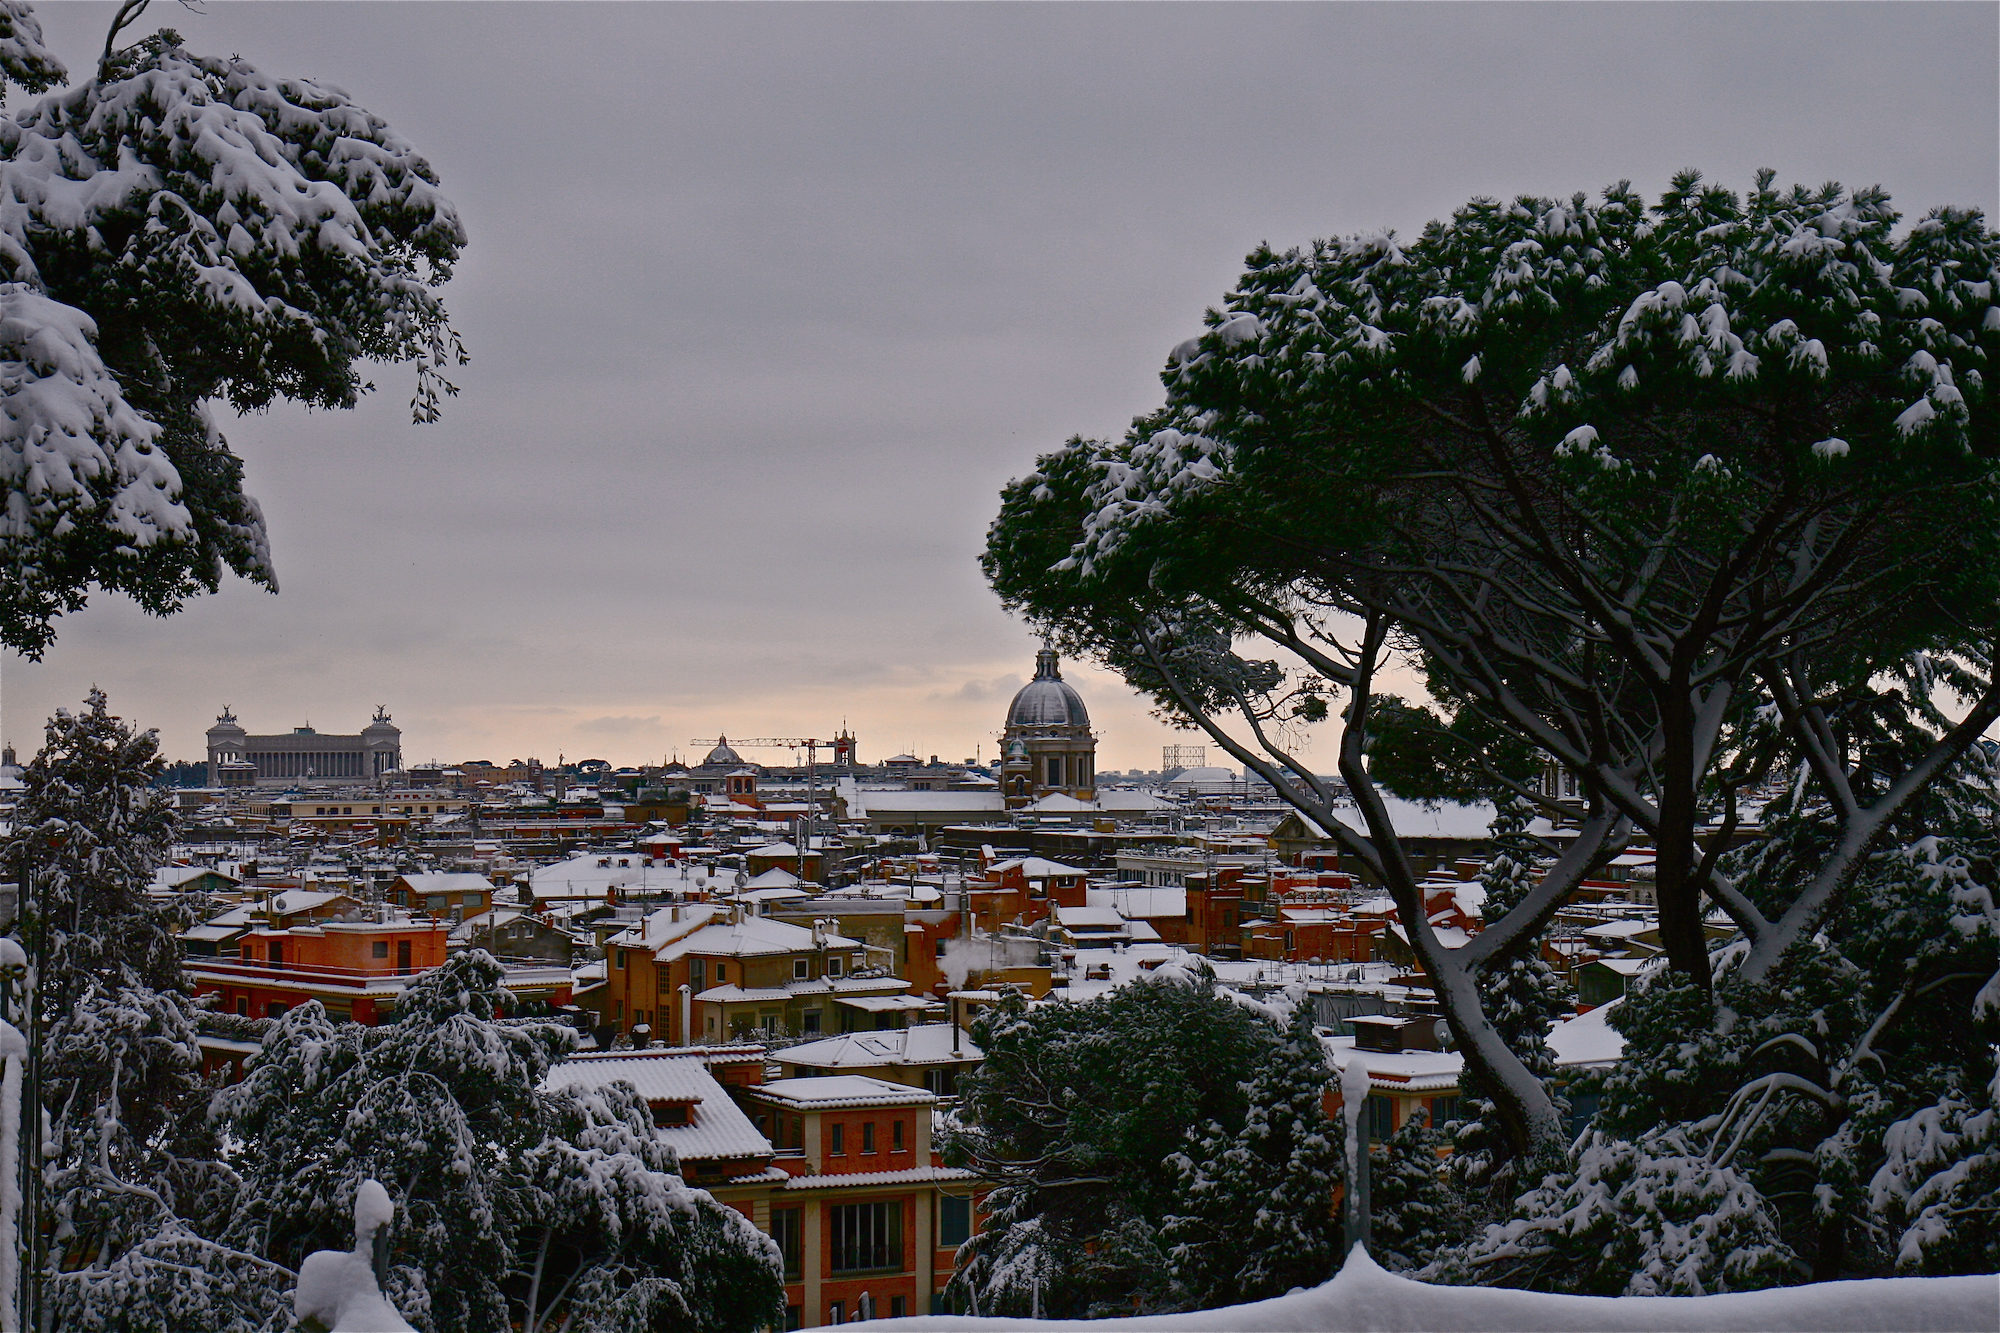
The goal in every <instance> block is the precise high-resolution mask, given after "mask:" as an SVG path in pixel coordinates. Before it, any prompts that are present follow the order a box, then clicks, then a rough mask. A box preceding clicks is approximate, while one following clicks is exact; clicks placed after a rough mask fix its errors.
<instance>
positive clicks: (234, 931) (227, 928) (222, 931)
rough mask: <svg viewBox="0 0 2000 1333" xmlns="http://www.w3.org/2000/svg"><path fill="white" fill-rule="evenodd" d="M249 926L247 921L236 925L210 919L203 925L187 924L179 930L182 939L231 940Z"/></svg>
mask: <svg viewBox="0 0 2000 1333" xmlns="http://www.w3.org/2000/svg"><path fill="white" fill-rule="evenodd" d="M249 928H250V923H249V922H247V921H246V922H241V923H239V924H237V925H218V924H216V922H214V921H211V922H209V923H208V924H207V925H203V926H189V927H188V928H187V929H186V930H184V931H182V932H181V938H182V939H184V940H215V941H218V942H219V941H222V940H233V939H235V938H236V937H237V936H238V935H241V934H242V933H243V932H244V931H246V930H248V929H249Z"/></svg>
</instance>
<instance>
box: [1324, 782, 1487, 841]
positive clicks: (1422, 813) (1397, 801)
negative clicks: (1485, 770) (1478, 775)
mask: <svg viewBox="0 0 2000 1333" xmlns="http://www.w3.org/2000/svg"><path fill="white" fill-rule="evenodd" d="M1381 798H1382V803H1383V805H1384V806H1385V807H1386V808H1387V810H1388V814H1389V823H1390V824H1391V825H1393V826H1394V827H1395V830H1396V832H1397V833H1398V834H1400V835H1402V836H1403V837H1405V838H1455V839H1465V840H1475V839H1484V838H1487V837H1490V836H1491V834H1492V826H1493V816H1494V815H1495V813H1497V812H1496V811H1495V810H1494V808H1493V804H1492V802H1490V801H1474V802H1472V803H1470V804H1468V805H1460V804H1458V803H1457V802H1455V801H1440V802H1438V804H1437V805H1436V806H1435V807H1432V806H1428V805H1424V804H1422V803H1421V802H1418V801H1406V800H1404V799H1403V798H1402V797H1400V796H1391V795H1390V794H1389V793H1388V792H1382V793H1381ZM1334 814H1335V816H1336V817H1337V818H1338V819H1339V820H1340V822H1341V823H1343V824H1345V825H1347V826H1348V827H1349V828H1352V829H1356V830H1358V831H1361V832H1364V833H1365V832H1366V831H1367V822H1366V821H1365V820H1363V819H1362V817H1361V812H1360V811H1359V810H1356V809H1354V808H1352V807H1342V808H1340V809H1337V810H1335V811H1334ZM1299 818H1300V819H1301V820H1302V821H1303V822H1304V823H1305V825H1306V826H1307V827H1308V828H1311V829H1317V830H1319V832H1321V833H1322V834H1324V833H1325V830H1324V829H1319V825H1318V824H1317V823H1316V822H1315V821H1313V820H1310V819H1307V818H1306V817H1305V816H1304V815H1300V816H1299Z"/></svg>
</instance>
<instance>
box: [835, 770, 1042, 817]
mask: <svg viewBox="0 0 2000 1333" xmlns="http://www.w3.org/2000/svg"><path fill="white" fill-rule="evenodd" d="M835 790H836V791H837V792H838V793H839V794H840V798H841V800H843V801H845V802H846V803H847V815H848V818H850V819H868V818H871V817H872V818H877V819H880V818H884V817H888V816H893V815H898V814H906V813H907V814H999V813H1001V812H1004V811H1005V810H1006V808H1007V803H1006V801H1005V800H1004V799H1003V798H1002V797H1001V795H1000V793H999V792H998V791H881V790H877V789H875V788H872V787H863V786H861V785H860V784H859V783H857V782H855V781H854V779H852V778H842V779H840V780H839V782H838V783H837V784H836V785H835Z"/></svg>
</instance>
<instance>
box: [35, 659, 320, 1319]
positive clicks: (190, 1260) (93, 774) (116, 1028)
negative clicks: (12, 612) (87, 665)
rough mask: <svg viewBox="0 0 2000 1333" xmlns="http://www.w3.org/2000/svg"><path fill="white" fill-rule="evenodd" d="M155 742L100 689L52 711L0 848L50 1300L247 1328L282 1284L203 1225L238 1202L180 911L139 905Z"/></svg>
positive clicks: (92, 1312) (156, 823) (77, 1313)
mask: <svg viewBox="0 0 2000 1333" xmlns="http://www.w3.org/2000/svg"><path fill="white" fill-rule="evenodd" d="M159 770H160V759H159V754H158V742H157V738H156V736H155V735H154V733H152V732H150V731H138V730H136V729H134V728H133V727H131V726H129V725H127V724H126V723H125V722H123V721H122V720H120V719H119V718H118V717H117V716H115V715H114V714H112V713H111V711H110V708H109V704H108V701H107V700H106V699H105V696H104V694H103V692H102V691H99V690H92V691H91V692H90V695H89V697H88V699H87V700H86V706H85V708H84V710H83V711H82V712H80V713H70V712H68V711H58V712H57V713H56V715H55V716H54V717H53V718H52V719H50V721H49V724H48V728H47V733H46V740H45V742H44V744H43V746H42V749H41V751H40V753H38V754H37V755H36V756H35V758H34V760H33V761H32V762H31V763H30V764H29V765H28V767H27V769H26V771H25V773H24V775H23V779H22V781H23V790H22V793H21V799H20V802H19V804H18V805H17V806H16V808H15V824H14V828H13V832H12V834H11V835H10V837H9V838H8V840H7V842H6V845H5V851H4V854H5V855H6V857H7V860H8V863H9V864H10V865H12V866H15V867H18V870H19V873H20V874H21V875H22V876H23V877H24V879H25V883H26V885H27V893H26V895H25V904H26V910H25V920H24V923H23V924H24V927H25V930H26V932H27V935H28V937H29V939H30V941H31V942H39V948H40V951H41V956H42V958H43V959H44V962H43V965H42V969H41V973H40V977H39V990H38V996H39V1004H40V1021H41V1025H42V1060H43V1098H44V1104H45V1105H46V1107H47V1108H48V1113H49V1119H48V1126H49V1130H48V1134H47V1136H46V1139H45V1148H44V1154H45V1156H44V1180H45V1187H44V1188H45V1191H46V1199H47V1207H48V1211H49V1217H48V1218H47V1219H46V1220H47V1222H48V1223H49V1224H50V1226H51V1231H50V1255H49V1264H50V1273H49V1279H50V1292H51V1300H52V1303H53V1305H54V1307H55V1309H56V1311H57V1313H58V1316H59V1320H60V1322H61V1324H62V1326H63V1327H65V1328H76V1329H82V1330H89V1329H98V1328H107V1329H108V1328H122V1327H126V1324H125V1323H123V1322H122V1321H123V1320H124V1319H125V1318H126V1316H127V1312H128V1311H129V1310H130V1309H131V1308H133V1303H134V1302H138V1303H139V1305H140V1308H146V1309H150V1310H156V1311H157V1319H158V1323H157V1324H155V1325H154V1327H157V1328H160V1329H175V1330H186V1333H197V1330H245V1329H250V1328H253V1327H257V1326H259V1325H261V1323H262V1322H263V1320H264V1319H265V1318H266V1317H267V1316H269V1314H270V1313H271V1311H273V1310H275V1309H277V1308H278V1307H279V1305H280V1303H281V1301H282V1295H283V1291H284V1287H285V1283H286V1280H287V1279H288V1277H289V1274H287V1273H285V1272H283V1271H282V1270H280V1269H278V1268H276V1267H275V1266H273V1265H270V1264H268V1263H266V1262H264V1261H263V1260H261V1259H260V1258H259V1257H258V1256H256V1255H254V1254H248V1253H244V1252H242V1251H240V1250H236V1249H232V1248H230V1247H227V1246H223V1245H219V1244H217V1243H216V1242H215V1241H214V1239H213V1238H212V1237H210V1236H208V1235H205V1234H204V1232H203V1230H202V1228H201V1227H200V1225H199V1223H200V1221H201V1219H203V1218H206V1217H209V1216H212V1215H213V1214H214V1213H215V1212H216V1211H217V1210H218V1208H219V1207H220V1206H221V1203H222V1201H223V1200H225V1199H227V1198H228V1197H229V1195H230V1194H231V1193H232V1192H233V1190H234V1187H235V1180H234V1177H233V1176H232V1174H231V1173H230V1172H229V1171H228V1169H227V1168H226V1167H224V1166H223V1165H222V1164H221V1163H220V1162H219V1161H218V1160H217V1158H218V1156H219V1154H218V1150H217V1142H216V1139H215V1136H214V1134H213V1131H212V1130H211V1129H210V1128H209V1126H208V1123H207V1120H206V1117H205V1115H204V1111H205V1108H206V1105H207V1100H208V1087H207V1084H206V1083H205V1082H204V1080H203V1079H202V1077H201V1053H200V1049H199V1047H198V1046H197V1045H196V1043H195V1032H194V1015H195V1010H194V1006H193V1003H192V1001H191V1000H190V998H189V996H188V993H187V985H186V979H185V977H184V976H183V974H182V971H181V955H180V947H179V944H178V942H177V941H176V940H175V939H174V936H173V934H172V928H173V926H174V925H175V924H176V923H175V921H174V920H173V918H172V916H171V914H170V913H168V912H166V911H164V910H162V909H161V908H158V907H156V906H155V905H153V904H152V903H151V902H150V901H149V899H148V898H147V895H146V886H147V885H148V884H150V883H151V881H152V877H153V871H154V869H155V868H156V867H157V866H158V865H160V864H161V863H162V862H164V861H165V859H166V856H167V852H168V849H169V846H170V844H171V840H172V836H173V828H174V819H173V812H172V806H171V804H170V803H169V801H168V800H167V799H166V795H165V793H163V792H161V791H159V790H157V789H156V788H154V787H153V786H152V783H153V781H154V779H155V778H156V777H157V776H158V773H159Z"/></svg>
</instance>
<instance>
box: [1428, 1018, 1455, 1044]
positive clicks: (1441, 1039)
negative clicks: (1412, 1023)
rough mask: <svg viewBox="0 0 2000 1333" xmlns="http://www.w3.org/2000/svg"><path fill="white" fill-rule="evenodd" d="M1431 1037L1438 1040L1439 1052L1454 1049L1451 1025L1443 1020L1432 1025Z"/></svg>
mask: <svg viewBox="0 0 2000 1333" xmlns="http://www.w3.org/2000/svg"><path fill="white" fill-rule="evenodd" d="M1431 1035H1432V1036H1434V1037H1436V1038H1437V1044H1438V1049H1439V1050H1441V1051H1448V1050H1450V1049H1451V1048H1452V1039H1451V1024H1449V1023H1447V1022H1445V1021H1444V1020H1443V1019H1442V1018H1440V1019H1439V1020H1438V1021H1437V1022H1435V1023H1433V1024H1431Z"/></svg>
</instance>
